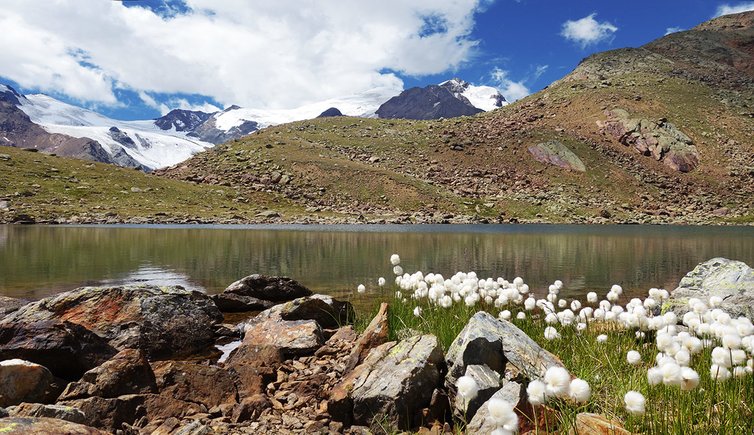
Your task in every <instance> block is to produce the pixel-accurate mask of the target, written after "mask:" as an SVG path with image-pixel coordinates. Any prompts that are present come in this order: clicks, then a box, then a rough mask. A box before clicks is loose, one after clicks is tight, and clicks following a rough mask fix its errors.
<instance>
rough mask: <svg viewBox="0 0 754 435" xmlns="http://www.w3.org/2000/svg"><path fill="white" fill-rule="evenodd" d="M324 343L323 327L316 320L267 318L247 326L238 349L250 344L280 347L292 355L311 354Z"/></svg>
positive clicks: (283, 351)
mask: <svg viewBox="0 0 754 435" xmlns="http://www.w3.org/2000/svg"><path fill="white" fill-rule="evenodd" d="M323 343H324V336H323V333H322V328H320V326H319V324H318V323H317V322H316V321H314V320H294V321H288V320H276V319H267V320H265V321H261V322H256V323H252V324H250V325H248V326H247V329H246V333H245V334H244V338H243V341H242V342H241V345H240V346H239V348H238V349H239V350H240V349H241V348H243V347H248V346H251V347H266V346H270V347H275V348H277V349H280V351H281V352H282V353H283V354H284V355H286V356H287V357H290V356H300V355H310V354H312V353H314V352H315V351H316V350H317V349H318V348H319V347H320V346H322V344H323ZM239 350H236V351H237V352H238V351H239Z"/></svg>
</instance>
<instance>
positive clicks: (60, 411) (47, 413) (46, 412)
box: [9, 403, 86, 424]
mask: <svg viewBox="0 0 754 435" xmlns="http://www.w3.org/2000/svg"><path fill="white" fill-rule="evenodd" d="M9 413H10V416H11V417H47V418H57V419H60V420H65V421H70V422H72V423H80V424H84V423H85V422H86V416H85V415H84V413H83V412H81V410H80V409H76V408H73V407H71V406H65V405H44V404H41V403H22V404H20V405H18V406H14V407H12V408H10V410H9Z"/></svg>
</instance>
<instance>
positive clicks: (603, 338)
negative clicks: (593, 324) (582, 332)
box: [597, 334, 607, 343]
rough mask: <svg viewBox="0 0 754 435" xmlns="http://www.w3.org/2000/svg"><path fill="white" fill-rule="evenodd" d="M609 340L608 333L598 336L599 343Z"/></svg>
mask: <svg viewBox="0 0 754 435" xmlns="http://www.w3.org/2000/svg"><path fill="white" fill-rule="evenodd" d="M606 341H607V335H605V334H600V335H598V336H597V343H604V342H606Z"/></svg>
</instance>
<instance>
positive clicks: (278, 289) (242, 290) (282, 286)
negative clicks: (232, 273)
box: [223, 274, 312, 302]
mask: <svg viewBox="0 0 754 435" xmlns="http://www.w3.org/2000/svg"><path fill="white" fill-rule="evenodd" d="M223 293H233V294H236V295H241V296H250V297H252V298H256V299H260V300H264V301H272V302H287V301H292V300H293V299H296V298H300V297H304V296H311V295H312V291H311V290H309V289H308V288H306V287H304V286H303V285H301V284H299V283H298V282H297V281H295V280H292V279H290V278H286V277H281V276H265V275H257V274H254V275H250V276H247V277H245V278H242V279H240V280H238V281H236V282H234V283H233V284H231V285H229V286H228V288H226V289H225V290H224V291H223Z"/></svg>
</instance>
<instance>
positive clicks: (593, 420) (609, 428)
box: [568, 412, 631, 435]
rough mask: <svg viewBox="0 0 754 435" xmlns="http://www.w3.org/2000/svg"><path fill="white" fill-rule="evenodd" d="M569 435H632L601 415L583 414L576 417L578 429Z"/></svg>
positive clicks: (573, 429)
mask: <svg viewBox="0 0 754 435" xmlns="http://www.w3.org/2000/svg"><path fill="white" fill-rule="evenodd" d="M568 433H569V435H631V432H629V431H627V430H626V429H624V428H623V427H622V426H621V425H620V424H618V423H617V422H614V421H611V420H608V419H607V418H605V417H603V416H601V415H599V414H591V413H587V412H582V413H580V414H578V415H576V427H575V428H571V430H570V431H569V432H568Z"/></svg>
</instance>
